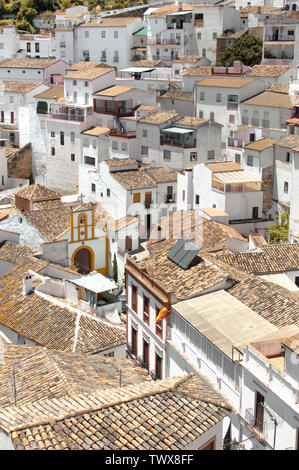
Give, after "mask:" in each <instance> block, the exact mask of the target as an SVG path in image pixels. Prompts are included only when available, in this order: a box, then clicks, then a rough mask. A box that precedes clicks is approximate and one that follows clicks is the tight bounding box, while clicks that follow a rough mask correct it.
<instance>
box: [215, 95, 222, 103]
mask: <svg viewBox="0 0 299 470" xmlns="http://www.w3.org/2000/svg"><path fill="white" fill-rule="evenodd" d="M216 101H217V103H221V93H217V94H216Z"/></svg>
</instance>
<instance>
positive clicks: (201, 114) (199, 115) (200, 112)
mask: <svg viewBox="0 0 299 470" xmlns="http://www.w3.org/2000/svg"><path fill="white" fill-rule="evenodd" d="M198 117H199V118H201V119H203V111H199V112H198Z"/></svg>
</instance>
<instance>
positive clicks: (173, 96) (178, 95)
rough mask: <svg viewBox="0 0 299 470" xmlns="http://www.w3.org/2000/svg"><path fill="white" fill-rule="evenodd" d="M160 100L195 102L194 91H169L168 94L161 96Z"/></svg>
mask: <svg viewBox="0 0 299 470" xmlns="http://www.w3.org/2000/svg"><path fill="white" fill-rule="evenodd" d="M160 98H162V99H169V100H182V101H190V102H193V100H194V93H193V91H184V90H177V89H174V90H170V91H167V92H166V93H163V95H161V96H160Z"/></svg>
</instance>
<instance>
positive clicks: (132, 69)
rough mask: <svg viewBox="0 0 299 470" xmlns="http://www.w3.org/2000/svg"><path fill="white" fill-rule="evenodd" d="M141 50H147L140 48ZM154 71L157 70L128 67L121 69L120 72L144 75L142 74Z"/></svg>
mask: <svg viewBox="0 0 299 470" xmlns="http://www.w3.org/2000/svg"><path fill="white" fill-rule="evenodd" d="M139 49H146V47H144V48H140V47H139ZM153 70H155V69H154V68H152V67H128V68H126V69H120V70H119V72H129V73H142V72H152V71H153Z"/></svg>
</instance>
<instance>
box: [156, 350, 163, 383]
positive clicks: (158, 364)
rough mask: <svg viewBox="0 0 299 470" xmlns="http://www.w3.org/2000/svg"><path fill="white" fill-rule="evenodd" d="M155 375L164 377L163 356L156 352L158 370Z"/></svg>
mask: <svg viewBox="0 0 299 470" xmlns="http://www.w3.org/2000/svg"><path fill="white" fill-rule="evenodd" d="M155 375H156V377H157V379H159V380H161V379H162V358H161V357H160V356H159V355H158V354H157V353H156V371H155Z"/></svg>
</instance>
